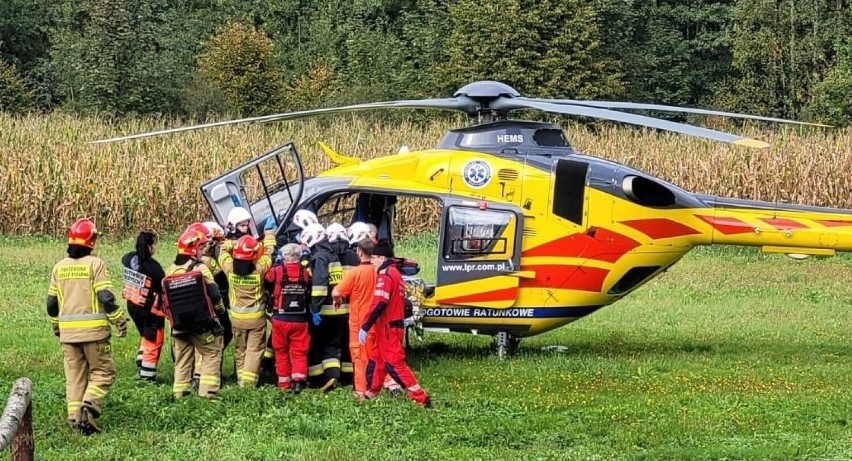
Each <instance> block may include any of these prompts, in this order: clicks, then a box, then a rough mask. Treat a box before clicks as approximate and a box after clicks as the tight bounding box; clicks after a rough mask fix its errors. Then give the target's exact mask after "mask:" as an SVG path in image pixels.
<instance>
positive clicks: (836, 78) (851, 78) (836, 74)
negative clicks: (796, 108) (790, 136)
mask: <svg viewBox="0 0 852 461" xmlns="http://www.w3.org/2000/svg"><path fill="white" fill-rule="evenodd" d="M836 49H837V62H836V64H835V65H834V66H832V67H831V69H829V70H828V72H827V73H826V75H825V78H824V79H823V80H822V81H821V82H819V83H817V84H816V85H814V88H813V91H812V94H813V99H812V100H811V102H810V103H809V104H808V106H807V108H806V109H805V116H807V118H812V119H814V120H817V121H820V122H825V123H833V124H837V125H849V124H850V123H852V98H850V95H852V39H850V38H845V39H843V40H841V42H840V43H839V44H838V45H837V47H836Z"/></svg>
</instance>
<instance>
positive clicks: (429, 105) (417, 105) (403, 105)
mask: <svg viewBox="0 0 852 461" xmlns="http://www.w3.org/2000/svg"><path fill="white" fill-rule="evenodd" d="M477 108H478V104H477V103H476V102H475V101H473V100H471V99H470V98H467V97H464V96H462V97H459V98H442V99H412V100H403V101H384V102H374V103H367V104H354V105H351V106H341V107H329V108H325V109H312V110H302V111H296V112H285V113H281V114H272V115H262V116H259V117H248V118H241V119H236V120H225V121H221V122H212V123H203V124H200V125H191V126H184V127H179V128H170V129H166V130H159V131H149V132H146V133H138V134H132V135H128V136H120V137H115V138H110V139H100V140H97V141H89V142H88V143H87V144H104V143H110V142H117V141H127V140H131V139H142V138H150V137H153V136H161V135H165V134H173V133H182V132H185V131H194V130H201V129H205V128H214V127H217V126H228V125H237V124H241V123H254V122H261V123H266V122H277V121H281V120H290V119H296V118H302V117H310V116H313V115H324V114H337V113H341V112H351V111H357V110H371V109H443V110H458V111H462V112H467V113H475V112H476V110H477Z"/></svg>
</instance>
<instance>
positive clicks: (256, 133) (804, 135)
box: [0, 113, 852, 236]
mask: <svg viewBox="0 0 852 461" xmlns="http://www.w3.org/2000/svg"><path fill="white" fill-rule="evenodd" d="M463 123H464V121H463V119H462V118H457V119H454V120H448V119H440V120H436V121H432V122H406V121H394V122H380V121H375V120H371V119H370V118H366V117H363V116H351V115H349V116H337V117H333V118H319V119H309V120H299V121H293V122H282V123H275V124H257V125H246V126H236V127H224V128H213V129H206V130H199V131H194V132H189V133H179V134H173V135H169V136H162V137H156V138H151V139H146V140H137V141H125V142H119V143H113V144H86V142H87V141H92V140H96V139H103V138H109V137H113V136H118V135H121V134H130V133H136V132H143V131H151V130H156V129H164V128H171V127H176V126H181V125H183V124H186V123H184V122H182V121H176V120H125V121H122V122H115V123H111V122H107V121H103V120H96V119H87V118H80V117H76V116H72V115H67V114H61V113H54V114H51V115H47V116H44V115H32V116H23V117H11V116H7V115H0V154H2V156H3V158H5V159H6V168H5V169H3V171H2V172H0V190H3V191H4V192H5V194H4V196H5V197H6V198H4V199H3V205H2V207H0V233H3V234H19V235H36V234H43V235H55V236H58V235H63V234H64V233H65V231H66V229H67V226H68V225H70V223H72V222H73V221H74V220H75V219H76V218H78V217H82V216H90V217H93V218H94V219H95V222H96V223H97V225H98V227H99V228H100V229H101V230H102V231H105V232H106V233H107V234H110V235H114V236H123V235H125V234H127V233H135V232H136V231H138V230H139V229H142V228H153V229H157V230H159V231H172V232H174V231H179V230H181V229H183V228H184V227H185V226H186V224H187V223H189V222H191V221H195V220H200V219H205V220H206V219H207V218H208V216H209V211H208V209H207V205H206V202H205V201H204V199H203V198H202V196H201V193H200V190H199V186H200V185H201V184H202V183H204V182H206V181H208V180H210V179H212V178H213V177H215V176H217V175H219V174H220V173H221V172H224V171H226V170H228V169H231V168H233V167H235V166H237V165H239V164H241V163H243V162H245V161H246V160H249V159H251V158H253V157H255V156H257V155H258V154H260V153H263V152H266V151H269V150H271V149H272V148H274V147H276V146H279V145H281V144H284V143H286V142H289V141H293V142H294V143H295V144H296V147H297V149H298V150H299V151H300V153H301V154H302V160H303V164H304V166H305V169H306V172H305V173H306V175H308V176H310V175H314V174H316V173H318V172H320V171H322V170H324V169H326V168H329V167H330V166H331V162H330V161H329V160H328V158H327V157H326V156H325V155H324V154H323V153H322V151H321V150H320V148H319V146H318V145H317V142H318V141H324V142H325V143H327V144H328V145H330V146H331V147H332V148H334V149H335V150H337V151H338V152H340V153H341V154H343V155H350V156H356V157H359V158H362V159H369V158H373V157H377V156H382V155H388V154H393V153H395V152H397V151H398V149H399V147H400V146H402V145H406V146H408V147H409V148H410V149H411V150H416V149H424V148H429V147H431V146H434V145H435V144H436V143H437V142H438V140H439V139H440V138H441V136H442V135H443V133H444V132H445V131H446V130H447V129H449V128H451V127H453V126H460V125H462V124H463ZM562 125H563V127H564V128H565V131H566V134H567V135H568V138H569V140H570V141H571V143H572V145H573V146H574V148H575V149H577V150H578V151H580V152H584V153H588V154H590V155H594V156H599V157H604V158H608V159H610V160H613V161H617V162H620V163H624V164H626V165H630V166H633V167H636V168H638V169H640V170H643V171H646V172H648V173H650V174H653V175H655V176H658V177H660V178H662V179H664V180H667V181H670V182H672V183H673V184H675V185H677V186H680V187H683V188H685V189H687V190H689V191H692V192H697V193H707V194H714V195H723V196H728V197H736V198H747V199H755V200H767V201H780V202H790V203H800V204H810V205H820V206H833V207H843V208H852V198H850V192H852V175H850V174H849V171H850V170H852V129H848V128H847V129H830V128H829V129H799V128H781V129H779V128H775V129H774V130H770V129H768V128H766V127H761V128H759V127H752V126H747V127H722V126H717V128H720V129H728V130H730V131H734V132H737V133H740V134H743V135H747V136H752V137H755V138H758V139H761V140H765V141H768V142H770V143H771V144H772V147H770V148H769V149H764V150H756V149H748V148H743V147H734V146H728V145H725V144H721V143H715V142H711V141H705V140H701V139H694V138H690V137H686V136H682V135H675V134H661V133H656V132H652V131H648V130H637V129H632V128H625V127H616V126H612V125H597V126H586V125H580V124H576V123H564V122H563V124H562ZM400 205H401V206H400V209H399V210H398V216H399V219H398V224H400V225H404V226H407V227H406V228H405V229H402V231H403V232H404V233H405V232H406V231H407V232H416V231H419V230H422V229H424V228H427V227H428V226H431V224H432V223H431V222H429V220H431V219H434V217H435V216H436V215H435V213H434V210H430V209H429V208H428V207H427V208H424V207H423V204H422V202H417V201H405V202H401V204H400ZM408 223H411V224H408Z"/></svg>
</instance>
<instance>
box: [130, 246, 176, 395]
mask: <svg viewBox="0 0 852 461" xmlns="http://www.w3.org/2000/svg"><path fill="white" fill-rule="evenodd" d="M158 240H159V238H158V236H157V233H156V232H154V231H149V230H145V231H142V232H140V233H139V235H138V236H137V237H136V249H135V250H134V251H131V252H130V253H127V254H125V255H124V256H123V257H122V258H121V264H122V265H123V266H124V289H123V290H122V297H123V298H124V299H125V300H126V301H127V312H128V313H129V314H130V318H131V319H133V323H134V324H135V325H136V329H137V330H139V336H140V343H139V350H138V352H137V354H136V377H137V378H139V379H143V380H146V381H150V382H154V381H156V379H157V363H158V362H159V361H160V351H161V350H162V348H163V338H164V335H165V325H166V319H165V315H164V314H163V312H162V311H161V310H160V297H161V296H162V293H163V288H162V282H163V277H165V273H164V272H163V267H162V266H161V265H160V263H159V262H157V260H156V259H154V253H156V251H157V243H158Z"/></svg>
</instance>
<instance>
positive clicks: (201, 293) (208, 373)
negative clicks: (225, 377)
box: [163, 228, 225, 399]
mask: <svg viewBox="0 0 852 461" xmlns="http://www.w3.org/2000/svg"><path fill="white" fill-rule="evenodd" d="M205 243H207V236H206V235H205V233H204V232H201V231H199V230H197V229H192V228H189V229H187V230H186V231H184V233H183V234H181V236H180V237H179V238H178V252H177V256H176V257H175V261H174V264H172V265H171V267H169V269H168V270H167V271H166V277H165V278H164V279H163V298H164V306H163V307H164V311H165V313H166V317H168V319H169V323H170V324H171V327H172V337H173V338H174V351H175V374H174V386H173V388H172V391H173V393H174V396H175V398H176V399H179V398H182V397H185V396H187V395H189V394H190V393H191V392H192V387H191V384H190V380H191V379H192V371H193V362H194V360H193V359H194V356H195V354H196V353H198V354H199V355H200V356H201V377H200V380H199V381H200V383H199V386H198V395H200V396H201V397H206V398H211V399H212V398H215V397H216V394H217V393H218V392H219V386H220V383H221V376H220V366H221V363H222V334H223V331H222V325H220V324H219V321H218V320H217V318H216V317H217V313H222V312H224V310H225V307H224V306H223V305H222V297H221V295H220V294H219V288H218V287H217V286H216V282H215V281H214V280H213V274H212V273H210V269H208V268H207V266H206V265H204V263H202V262H201V260H200V258H201V252H202V251H203V249H204V245H205Z"/></svg>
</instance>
